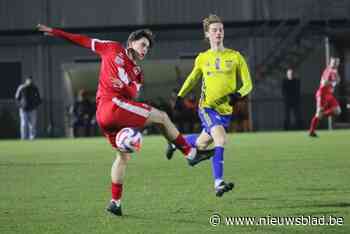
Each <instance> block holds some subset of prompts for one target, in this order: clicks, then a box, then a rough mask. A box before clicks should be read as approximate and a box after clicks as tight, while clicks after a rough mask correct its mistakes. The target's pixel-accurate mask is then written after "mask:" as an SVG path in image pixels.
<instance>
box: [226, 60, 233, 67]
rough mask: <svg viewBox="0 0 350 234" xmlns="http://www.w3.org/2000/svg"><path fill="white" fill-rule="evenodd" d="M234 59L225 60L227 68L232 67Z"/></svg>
mask: <svg viewBox="0 0 350 234" xmlns="http://www.w3.org/2000/svg"><path fill="white" fill-rule="evenodd" d="M233 64H234V61H233V60H226V61H225V65H226V67H227V68H228V69H231V68H232V67H233Z"/></svg>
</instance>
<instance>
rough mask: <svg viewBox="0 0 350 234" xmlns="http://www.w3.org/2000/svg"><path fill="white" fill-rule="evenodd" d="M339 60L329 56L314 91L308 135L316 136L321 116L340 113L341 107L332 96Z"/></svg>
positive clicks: (337, 78) (337, 79)
mask: <svg viewBox="0 0 350 234" xmlns="http://www.w3.org/2000/svg"><path fill="white" fill-rule="evenodd" d="M339 63H340V60H339V58H335V57H331V58H330V60H329V64H328V66H327V67H326V69H325V70H324V71H323V74H322V77H321V82H320V87H319V88H318V90H317V92H316V95H315V97H316V114H315V116H314V117H313V118H312V120H311V125H310V130H309V135H310V136H311V137H317V134H316V132H315V130H316V128H317V125H318V122H319V121H320V119H322V118H323V117H328V116H333V115H340V113H341V109H340V106H339V103H338V101H337V99H336V98H335V97H334V95H333V92H334V87H335V86H336V85H337V84H338V83H339V81H340V77H339V74H338V67H339Z"/></svg>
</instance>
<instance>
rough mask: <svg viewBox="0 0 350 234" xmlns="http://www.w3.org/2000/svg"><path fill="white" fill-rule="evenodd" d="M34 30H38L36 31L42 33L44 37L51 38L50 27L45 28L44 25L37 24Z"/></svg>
mask: <svg viewBox="0 0 350 234" xmlns="http://www.w3.org/2000/svg"><path fill="white" fill-rule="evenodd" d="M36 28H37V29H38V31H40V32H43V33H44V35H46V36H53V34H52V28H50V27H48V26H46V25H43V24H38V25H37V26H36Z"/></svg>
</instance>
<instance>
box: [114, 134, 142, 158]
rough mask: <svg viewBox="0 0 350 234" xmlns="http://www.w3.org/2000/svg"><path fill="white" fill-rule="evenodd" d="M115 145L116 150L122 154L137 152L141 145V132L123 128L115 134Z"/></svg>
mask: <svg viewBox="0 0 350 234" xmlns="http://www.w3.org/2000/svg"><path fill="white" fill-rule="evenodd" d="M115 144H116V145H117V148H118V150H119V151H120V152H123V153H133V152H135V151H139V150H140V149H141V144H142V135H141V132H139V131H138V130H136V129H133V128H123V129H121V130H120V131H119V132H118V133H117V135H116V137H115Z"/></svg>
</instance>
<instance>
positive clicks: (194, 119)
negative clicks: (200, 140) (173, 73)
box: [182, 93, 199, 133]
mask: <svg viewBox="0 0 350 234" xmlns="http://www.w3.org/2000/svg"><path fill="white" fill-rule="evenodd" d="M183 105H184V112H183V113H182V115H183V119H184V122H185V123H184V125H186V126H187V128H186V129H185V131H186V132H189V133H194V131H195V125H196V123H198V122H199V121H198V116H197V106H198V102H197V101H196V96H195V95H194V94H193V93H191V94H190V95H189V96H188V98H185V99H184V102H183Z"/></svg>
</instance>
